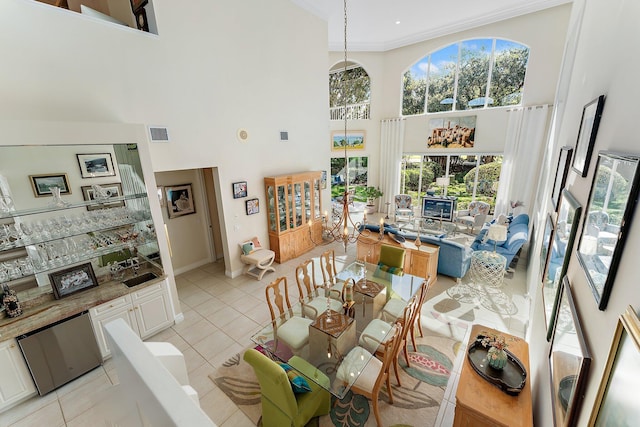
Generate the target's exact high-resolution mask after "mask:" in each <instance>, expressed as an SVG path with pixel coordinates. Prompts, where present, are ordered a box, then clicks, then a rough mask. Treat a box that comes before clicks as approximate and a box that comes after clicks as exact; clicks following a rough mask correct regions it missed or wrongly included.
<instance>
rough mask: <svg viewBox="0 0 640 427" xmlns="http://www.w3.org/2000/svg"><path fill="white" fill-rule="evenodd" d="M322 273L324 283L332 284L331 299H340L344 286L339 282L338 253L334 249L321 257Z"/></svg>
mask: <svg viewBox="0 0 640 427" xmlns="http://www.w3.org/2000/svg"><path fill="white" fill-rule="evenodd" d="M320 271H321V272H322V283H325V284H326V283H330V284H331V285H330V286H331V293H330V296H331V298H335V299H340V298H341V297H340V296H341V295H342V286H343V284H342V282H339V281H338V280H337V275H338V270H337V269H336V253H335V251H334V250H333V249H329V250H328V251H325V252H323V253H322V254H321V255H320Z"/></svg>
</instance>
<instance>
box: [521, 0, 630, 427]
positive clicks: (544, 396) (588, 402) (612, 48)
mask: <svg viewBox="0 0 640 427" xmlns="http://www.w3.org/2000/svg"><path fill="white" fill-rule="evenodd" d="M582 9H584V16H583V18H582V26H581V28H576V31H577V34H579V39H578V44H577V49H576V55H575V62H574V63H573V68H572V69H570V67H569V69H565V70H564V73H565V75H563V76H562V77H561V81H563V82H566V84H567V85H568V86H567V90H568V91H567V92H566V98H565V97H564V96H563V97H562V98H563V99H562V101H565V99H566V103H564V108H565V111H564V115H563V117H562V120H561V121H560V122H559V123H558V126H559V127H558V130H557V135H558V137H557V139H555V140H554V141H551V142H553V145H550V146H549V149H550V153H549V154H548V156H547V158H546V159H545V163H546V169H543V171H542V173H543V175H544V174H547V175H549V174H555V166H556V162H557V156H558V152H559V148H560V146H562V145H570V146H575V141H576V139H577V135H578V127H579V125H580V118H581V115H582V109H583V107H584V105H585V104H587V103H589V102H590V101H591V100H593V99H594V98H596V97H598V96H599V95H602V94H604V95H606V101H605V106H604V111H603V116H602V120H601V122H600V127H599V130H598V134H597V139H596V142H595V147H594V151H593V153H594V156H593V158H592V159H591V163H590V165H589V169H588V174H587V176H586V177H585V178H582V177H579V176H578V175H577V174H576V173H575V172H573V171H571V172H570V173H569V177H568V179H567V185H566V186H567V188H568V189H569V190H570V191H571V193H572V194H573V195H574V196H575V197H576V199H577V200H578V201H579V202H580V203H582V204H583V206H584V207H585V209H586V204H587V202H588V198H589V189H590V187H591V183H592V180H593V175H594V169H595V162H596V159H597V153H598V151H600V150H613V151H619V152H626V153H632V154H636V155H639V154H640V148H639V147H640V145H639V137H638V132H637V126H636V122H637V117H636V116H637V114H636V111H637V108H638V107H637V100H638V99H640V87H639V86H638V84H637V79H638V77H637V72H636V70H637V68H638V66H640V59H639V58H638V57H637V55H635V54H634V53H635V52H636V51H637V46H638V45H639V44H640V33H639V32H638V29H637V17H638V16H640V3H639V2H629V1H614V2H594V1H586V0H575V1H574V12H573V15H572V17H571V20H572V21H577V20H578V18H579V16H578V15H579V13H580V11H581V10H582ZM571 36H572V33H571V32H570V34H569V37H571ZM569 62H571V61H569ZM560 89H562V88H560ZM549 165H552V166H549ZM551 168H552V169H553V170H551V171H550V170H549V169H551ZM552 186H553V180H551V182H550V183H547V184H546V186H545V187H544V188H541V189H540V192H541V193H542V194H544V195H545V196H546V197H545V200H544V203H543V206H542V209H541V211H540V215H539V218H540V220H538V222H537V223H536V229H537V230H541V229H542V228H543V225H542V219H543V218H544V217H545V216H546V213H547V212H550V211H552V207H551V202H550V201H548V195H549V194H550V193H551V188H550V187H552ZM638 216H639V213H638V210H637V208H636V210H635V213H634V215H633V218H632V219H631V221H632V224H631V228H630V230H629V231H630V232H629V234H628V238H627V241H626V244H625V247H624V252H623V255H622V259H621V262H620V266H619V268H618V271H617V275H616V279H615V282H614V285H613V289H612V293H611V297H610V299H609V302H608V305H607V308H606V310H604V311H600V310H598V306H597V303H596V300H595V298H594V297H593V295H592V293H591V289H590V287H589V284H588V283H587V279H586V276H585V274H584V272H583V270H582V268H581V267H580V264H579V262H578V260H577V258H576V255H575V248H577V246H578V244H577V242H576V244H575V246H574V251H573V252H572V254H571V258H570V264H569V269H568V272H567V275H568V278H569V281H570V283H571V287H572V290H573V295H574V298H575V300H576V301H575V302H576V308H577V311H578V314H579V317H580V321H581V325H582V330H583V332H584V335H585V339H586V342H587V346H588V348H589V350H590V351H591V354H592V357H593V359H592V362H591V368H590V369H589V373H588V377H587V388H586V392H585V397H584V401H583V403H582V410H581V411H580V414H579V417H578V419H577V422H576V425H579V426H584V425H587V422H588V420H589V417H590V415H591V411H592V407H593V405H594V402H595V398H596V394H597V390H598V387H599V384H600V381H601V378H602V374H603V371H604V367H605V364H606V361H607V356H608V352H609V346H610V344H611V340H612V337H613V334H614V331H615V327H616V323H617V321H618V317H619V316H620V315H621V314H622V313H623V312H624V311H625V309H626V307H627V306H628V305H632V306H633V308H634V310H635V311H636V312H638V310H639V309H640V287H639V286H638V284H637V277H638V268H637V258H636V254H637V253H638V251H640V218H638ZM583 220H584V214H583V219H582V220H581V223H580V225H579V228H578V230H579V231H578V232H580V230H581V229H582V222H583ZM537 241H538V242H539V241H540V238H539V236H538V238H537ZM539 246H540V245H539V243H538V244H537V245H536V247H535V248H532V250H534V251H535V254H534V255H537V254H539V251H540V247H539ZM534 264H535V263H534ZM530 268H532V270H533V271H531V274H530V275H529V276H530V278H531V280H530V285H531V286H532V288H533V289H534V291H535V292H534V295H532V296H533V297H534V298H535V299H536V300H535V303H534V305H533V307H534V312H533V313H532V319H531V322H532V323H531V333H530V345H529V349H530V358H531V370H532V373H531V374H532V378H531V379H532V381H533V382H534V384H535V390H534V399H535V400H534V417H535V424H536V425H540V426H547V425H552V423H553V421H552V412H551V395H550V385H549V381H550V380H549V364H548V363H549V362H548V351H549V347H548V344H547V342H546V339H545V337H544V334H545V325H544V312H543V308H542V302H541V299H542V297H541V286H540V284H539V283H537V279H536V278H537V277H538V274H537V268H536V266H531V265H530ZM637 380H638V378H634V379H633V381H637ZM628 392H629V393H634V392H635V391H634V390H628ZM628 421H629V422H630V423H631V424H633V423H634V421H633V420H628ZM635 422H637V420H636V421H635Z"/></svg>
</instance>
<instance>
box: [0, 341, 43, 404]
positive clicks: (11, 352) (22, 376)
mask: <svg viewBox="0 0 640 427" xmlns="http://www.w3.org/2000/svg"><path fill="white" fill-rule="evenodd" d="M0 378H2V381H0V410H1V409H4V408H6V407H8V406H11V405H13V404H14V403H17V402H18V401H20V400H23V399H25V398H27V397H29V396H32V395H34V394H36V386H35V384H34V383H33V380H32V379H31V374H30V373H29V369H28V368H27V363H26V362H25V361H24V358H23V357H22V352H21V351H20V347H18V344H17V343H16V340H13V339H12V340H8V341H4V342H2V343H0Z"/></svg>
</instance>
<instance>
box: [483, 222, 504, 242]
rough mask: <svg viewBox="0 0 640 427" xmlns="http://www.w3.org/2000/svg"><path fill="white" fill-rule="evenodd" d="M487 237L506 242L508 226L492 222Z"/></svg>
mask: <svg viewBox="0 0 640 427" xmlns="http://www.w3.org/2000/svg"><path fill="white" fill-rule="evenodd" d="M487 239H490V240H493V241H494V242H504V241H505V240H507V227H506V226H505V225H500V224H492V225H490V226H489V230H488V231H487Z"/></svg>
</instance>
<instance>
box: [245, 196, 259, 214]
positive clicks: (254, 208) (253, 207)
mask: <svg viewBox="0 0 640 427" xmlns="http://www.w3.org/2000/svg"><path fill="white" fill-rule="evenodd" d="M245 203H246V205H247V215H253V214H257V213H258V212H260V204H259V201H258V199H249V200H247V201H246V202H245Z"/></svg>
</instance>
